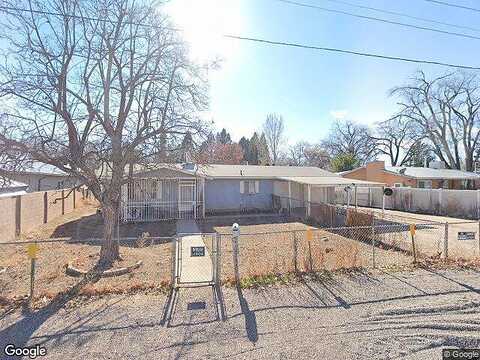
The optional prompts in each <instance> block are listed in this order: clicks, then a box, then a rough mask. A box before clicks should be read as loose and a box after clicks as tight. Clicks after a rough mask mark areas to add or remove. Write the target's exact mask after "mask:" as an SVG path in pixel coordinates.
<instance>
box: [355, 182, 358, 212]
mask: <svg viewBox="0 0 480 360" xmlns="http://www.w3.org/2000/svg"><path fill="white" fill-rule="evenodd" d="M357 207H358V201H357V185H355V210H357Z"/></svg>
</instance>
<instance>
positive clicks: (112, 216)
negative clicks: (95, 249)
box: [99, 204, 120, 267]
mask: <svg viewBox="0 0 480 360" xmlns="http://www.w3.org/2000/svg"><path fill="white" fill-rule="evenodd" d="M102 214H103V226H104V228H103V243H102V248H101V249H100V260H99V265H100V266H102V267H111V266H112V264H113V263H114V262H115V261H116V260H119V259H120V251H119V246H118V241H117V240H116V239H115V225H116V224H117V221H118V205H114V204H105V205H103V206H102Z"/></svg>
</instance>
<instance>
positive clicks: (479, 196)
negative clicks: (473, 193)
mask: <svg viewBox="0 0 480 360" xmlns="http://www.w3.org/2000/svg"><path fill="white" fill-rule="evenodd" d="M477 219H480V189H477Z"/></svg>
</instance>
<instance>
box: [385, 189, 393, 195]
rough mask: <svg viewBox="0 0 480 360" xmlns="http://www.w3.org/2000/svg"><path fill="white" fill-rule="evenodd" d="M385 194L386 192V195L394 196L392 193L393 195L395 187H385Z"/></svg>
mask: <svg viewBox="0 0 480 360" xmlns="http://www.w3.org/2000/svg"><path fill="white" fill-rule="evenodd" d="M383 194H384V195H385V196H392V195H393V189H392V188H389V187H387V188H385V189H383Z"/></svg>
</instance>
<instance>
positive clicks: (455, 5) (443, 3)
mask: <svg viewBox="0 0 480 360" xmlns="http://www.w3.org/2000/svg"><path fill="white" fill-rule="evenodd" d="M425 1H428V2H430V3H434V4H438V5H444V6H449V7H456V8H459V9H465V10H471V11H476V12H480V9H477V8H473V7H470V6H464V5H459V4H452V3H449V2H447V1H439V0H425Z"/></svg>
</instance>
